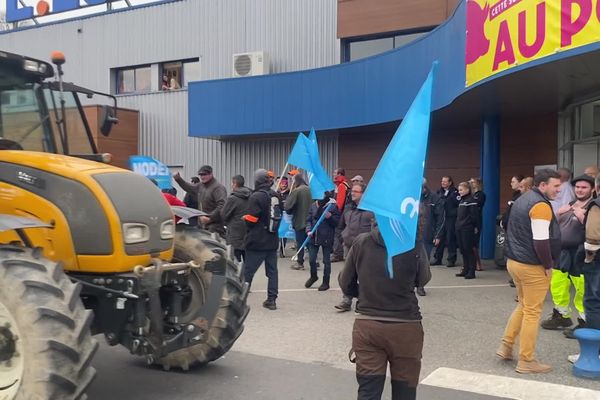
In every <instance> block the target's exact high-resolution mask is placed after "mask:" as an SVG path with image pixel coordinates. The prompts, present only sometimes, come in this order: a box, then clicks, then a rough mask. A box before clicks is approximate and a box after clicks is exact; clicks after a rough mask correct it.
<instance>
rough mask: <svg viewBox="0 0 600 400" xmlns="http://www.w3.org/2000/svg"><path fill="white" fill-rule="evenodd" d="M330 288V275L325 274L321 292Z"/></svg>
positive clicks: (320, 288)
mask: <svg viewBox="0 0 600 400" xmlns="http://www.w3.org/2000/svg"><path fill="white" fill-rule="evenodd" d="M328 289H329V277H328V276H324V277H323V283H321V286H319V292H323V291H325V290H328Z"/></svg>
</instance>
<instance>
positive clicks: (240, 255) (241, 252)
mask: <svg viewBox="0 0 600 400" xmlns="http://www.w3.org/2000/svg"><path fill="white" fill-rule="evenodd" d="M233 256H234V257H235V259H236V260H238V261H239V262H242V261H244V258H245V257H246V252H245V251H244V250H240V249H233Z"/></svg>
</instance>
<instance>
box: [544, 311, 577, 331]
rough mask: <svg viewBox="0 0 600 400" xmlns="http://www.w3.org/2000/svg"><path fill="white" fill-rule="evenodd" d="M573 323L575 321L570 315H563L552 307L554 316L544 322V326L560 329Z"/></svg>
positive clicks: (545, 327)
mask: <svg viewBox="0 0 600 400" xmlns="http://www.w3.org/2000/svg"><path fill="white" fill-rule="evenodd" d="M571 325H573V321H572V320H571V318H570V317H563V315H562V314H561V313H560V312H559V311H558V310H557V309H556V308H553V309H552V316H551V317H550V318H548V319H547V320H545V321H543V322H542V328H544V329H560V328H568V327H570V326H571Z"/></svg>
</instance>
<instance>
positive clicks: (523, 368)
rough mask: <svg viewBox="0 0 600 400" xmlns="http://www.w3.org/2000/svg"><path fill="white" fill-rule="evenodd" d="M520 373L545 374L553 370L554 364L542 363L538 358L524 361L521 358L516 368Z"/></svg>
mask: <svg viewBox="0 0 600 400" xmlns="http://www.w3.org/2000/svg"><path fill="white" fill-rule="evenodd" d="M515 371H517V372H518V373H520V374H545V373H547V372H550V371H552V366H550V365H548V364H542V363H540V362H538V361H536V360H532V361H523V360H520V361H519V362H518V364H517V368H515Z"/></svg>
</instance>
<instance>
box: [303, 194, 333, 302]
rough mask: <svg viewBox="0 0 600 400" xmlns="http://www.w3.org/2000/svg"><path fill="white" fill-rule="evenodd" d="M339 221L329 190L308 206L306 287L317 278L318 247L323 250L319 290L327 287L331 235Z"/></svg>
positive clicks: (331, 243)
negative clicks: (308, 239)
mask: <svg viewBox="0 0 600 400" xmlns="http://www.w3.org/2000/svg"><path fill="white" fill-rule="evenodd" d="M321 217H323V218H321ZM339 221H340V212H339V210H338V208H337V206H336V205H335V203H334V202H332V201H331V193H330V192H327V193H325V197H323V199H322V200H317V201H315V202H314V203H313V204H312V205H311V206H310V210H309V212H308V218H307V219H306V232H307V234H308V236H310V242H309V244H308V254H309V262H310V278H308V280H307V281H306V283H305V284H304V286H305V287H306V288H307V289H308V288H309V287H311V286H312V285H313V284H314V283H315V282H316V281H318V280H319V277H318V276H317V254H318V253H319V247H320V248H321V251H322V252H323V265H324V268H323V283H321V286H319V291H320V292H322V291H325V290H328V289H329V276H330V275H331V259H330V257H331V250H332V248H333V236H334V233H335V228H336V227H337V225H338V223H339Z"/></svg>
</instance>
